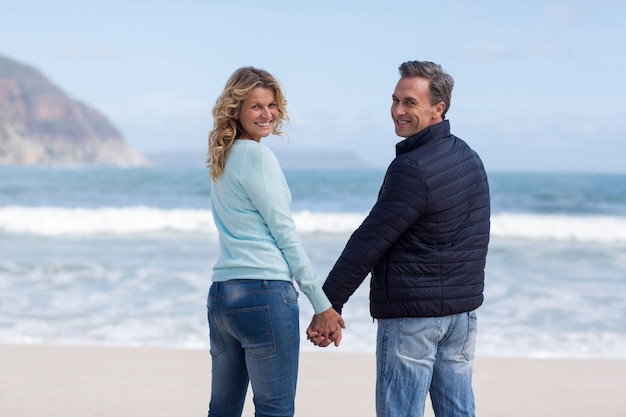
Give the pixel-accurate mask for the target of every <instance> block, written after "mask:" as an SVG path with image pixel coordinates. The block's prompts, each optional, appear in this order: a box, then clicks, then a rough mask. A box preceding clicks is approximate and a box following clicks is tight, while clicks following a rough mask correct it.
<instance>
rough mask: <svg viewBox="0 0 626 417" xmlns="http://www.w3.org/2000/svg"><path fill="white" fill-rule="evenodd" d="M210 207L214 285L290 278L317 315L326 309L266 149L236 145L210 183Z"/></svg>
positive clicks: (281, 177)
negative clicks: (215, 235) (216, 245)
mask: <svg viewBox="0 0 626 417" xmlns="http://www.w3.org/2000/svg"><path fill="white" fill-rule="evenodd" d="M211 205H212V210H213V219H214V221H215V225H216V226H217V230H218V232H219V242H220V256H219V258H218V260H217V263H216V264H215V266H214V267H213V281H228V280H231V279H262V280H284V281H292V279H295V281H296V282H297V283H298V287H299V288H300V290H301V291H302V292H303V293H304V294H305V295H306V296H307V298H308V299H309V301H310V302H311V304H312V305H313V309H314V310H315V313H316V314H317V313H321V312H322V311H324V310H326V309H328V308H329V307H330V306H331V305H330V302H329V301H328V298H327V297H326V295H325V294H324V291H323V290H322V288H321V286H320V285H319V284H318V282H317V278H316V276H315V272H314V271H313V266H312V265H311V261H310V260H309V258H308V256H307V255H306V253H305V251H304V248H303V247H302V244H301V243H300V241H299V240H298V237H297V236H296V228H295V225H294V222H293V218H292V215H291V209H290V205H291V192H290V191H289V187H288V185H287V181H286V180H285V177H284V175H283V172H282V170H281V168H280V165H279V164H278V160H277V159H276V157H275V156H274V154H273V153H272V151H271V150H270V149H269V148H268V147H266V146H265V145H263V144H261V143H259V142H255V141H252V140H237V141H235V143H234V144H233V146H232V147H231V148H230V150H229V151H228V154H227V158H226V164H225V169H224V173H223V174H222V175H221V176H220V177H219V178H218V179H217V181H212V182H211Z"/></svg>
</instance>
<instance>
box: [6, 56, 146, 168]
mask: <svg viewBox="0 0 626 417" xmlns="http://www.w3.org/2000/svg"><path fill="white" fill-rule="evenodd" d="M148 163H149V161H148V160H147V159H146V158H145V157H144V156H143V155H141V154H139V153H138V152H137V151H135V150H133V149H131V148H130V147H129V146H128V145H127V144H126V141H125V140H124V138H123V137H122V135H121V134H120V132H119V131H118V130H117V129H116V128H115V127H114V126H113V125H112V124H111V122H109V121H108V120H107V119H106V117H105V116H103V115H102V114H101V113H99V112H98V111H96V110H94V109H93V108H91V107H89V106H87V105H86V104H83V103H80V102H78V101H76V100H73V99H71V98H70V97H68V96H67V95H66V94H65V93H64V92H63V91H61V90H60V89H59V88H58V87H56V86H55V85H54V84H52V83H51V82H50V81H49V80H48V79H47V78H46V77H45V76H43V75H42V74H41V73H40V72H39V71H38V70H36V69H35V68H33V67H30V66H28V65H24V64H21V63H18V62H15V61H13V60H10V59H8V58H5V57H2V56H0V165H37V164H47V165H115V166H139V165H146V164H148Z"/></svg>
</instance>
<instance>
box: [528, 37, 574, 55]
mask: <svg viewBox="0 0 626 417" xmlns="http://www.w3.org/2000/svg"><path fill="white" fill-rule="evenodd" d="M522 48H523V51H524V52H525V54H526V55H527V56H529V57H530V58H542V59H544V58H563V57H566V56H568V55H569V53H570V51H569V48H567V46H565V45H563V44H562V43H561V42H557V41H555V42H542V43H529V44H526V45H524V46H523V47H522Z"/></svg>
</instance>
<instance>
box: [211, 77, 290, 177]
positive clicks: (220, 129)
mask: <svg viewBox="0 0 626 417" xmlns="http://www.w3.org/2000/svg"><path fill="white" fill-rule="evenodd" d="M256 87H262V88H267V89H271V90H273V91H274V94H275V96H276V106H277V108H278V117H277V118H276V120H275V121H274V126H273V128H272V133H273V134H274V135H278V136H283V135H284V133H283V132H282V130H281V129H282V125H283V122H289V116H288V115H287V100H286V99H285V96H284V94H283V92H282V89H281V87H280V84H279V82H278V80H276V78H274V76H273V75H272V74H270V73H269V72H267V71H265V70H263V69H258V68H254V67H242V68H239V69H238V70H237V71H235V72H234V73H233V74H232V75H231V76H230V78H229V79H228V81H227V82H226V86H225V87H224V91H222V94H220V96H219V97H218V98H217V101H216V102H215V106H214V107H213V129H212V130H211V131H210V132H209V152H208V157H207V166H208V167H209V169H210V174H211V178H212V179H213V181H215V180H217V179H218V178H219V177H220V175H222V173H223V172H224V166H225V165H226V156H227V153H228V150H229V149H230V148H231V146H232V145H233V143H235V139H237V138H241V137H242V136H243V135H244V132H243V130H242V128H241V125H240V124H239V121H238V120H237V118H238V116H239V111H240V110H241V104H242V103H243V102H244V100H245V99H246V98H248V96H249V95H250V93H251V92H252V90H254V89H255V88H256Z"/></svg>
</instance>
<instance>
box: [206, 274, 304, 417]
mask: <svg viewBox="0 0 626 417" xmlns="http://www.w3.org/2000/svg"><path fill="white" fill-rule="evenodd" d="M207 307H208V319H209V329H210V341H211V358H212V362H211V363H212V382H211V404H210V405H209V417H211V416H220V417H239V416H241V413H242V410H243V405H244V401H245V397H246V391H247V389H248V381H249V382H250V384H251V385H252V391H253V393H254V406H255V410H256V414H255V415H256V416H257V417H265V416H293V414H294V398H295V394H296V379H297V375H298V352H299V348H300V330H299V320H298V293H297V291H296V289H295V288H294V286H293V284H292V283H290V282H287V281H263V280H233V281H226V282H215V283H213V284H212V285H211V289H210V290H209V296H208V300H207Z"/></svg>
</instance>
